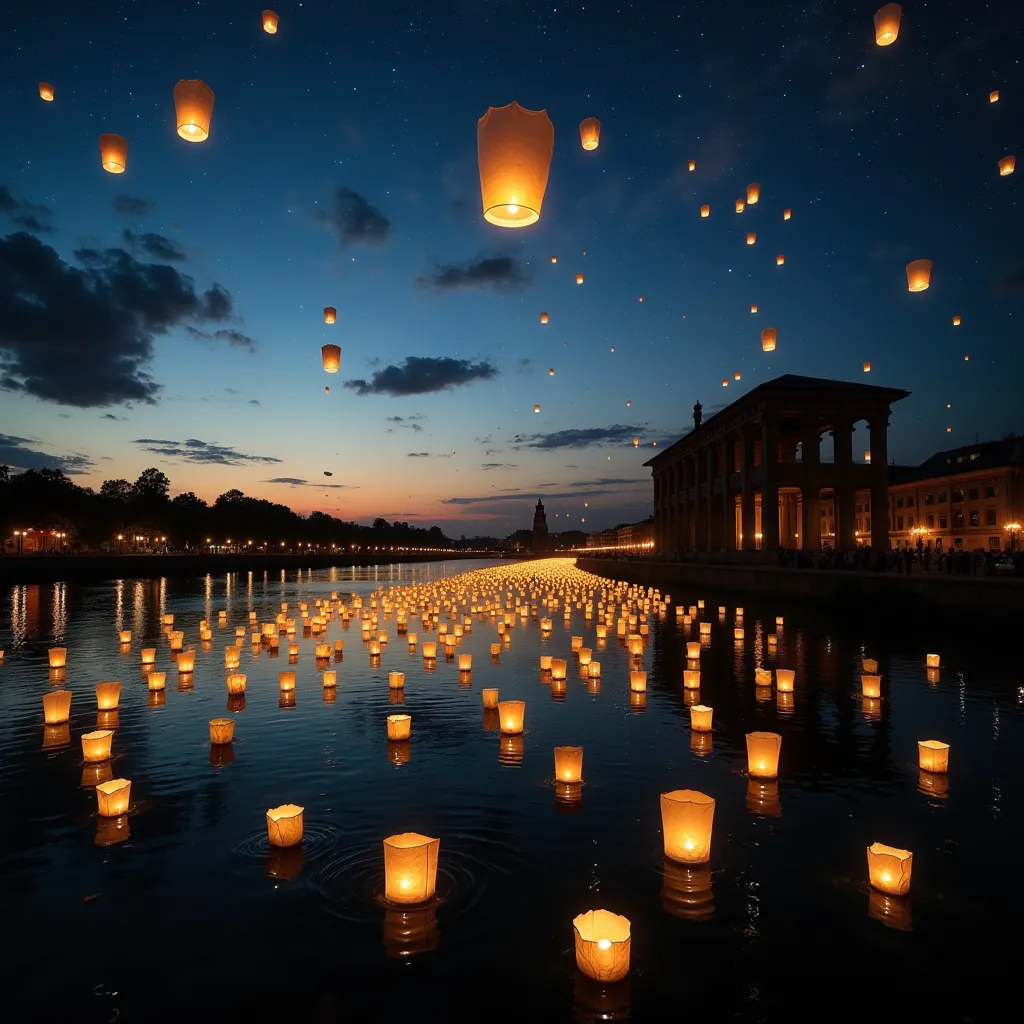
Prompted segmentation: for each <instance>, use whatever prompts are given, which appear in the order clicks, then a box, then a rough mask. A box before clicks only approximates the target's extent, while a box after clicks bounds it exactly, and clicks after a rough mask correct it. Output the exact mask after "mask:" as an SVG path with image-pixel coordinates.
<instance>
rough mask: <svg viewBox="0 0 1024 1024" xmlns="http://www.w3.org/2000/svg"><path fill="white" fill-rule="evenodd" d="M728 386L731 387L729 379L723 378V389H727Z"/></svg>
mask: <svg viewBox="0 0 1024 1024" xmlns="http://www.w3.org/2000/svg"><path fill="white" fill-rule="evenodd" d="M728 386H729V378H728V377H723V378H722V387H723V388H727V387H728Z"/></svg>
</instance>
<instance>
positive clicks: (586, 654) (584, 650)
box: [580, 647, 594, 668]
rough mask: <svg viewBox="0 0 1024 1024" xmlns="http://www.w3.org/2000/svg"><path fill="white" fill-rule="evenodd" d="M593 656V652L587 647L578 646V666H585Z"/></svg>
mask: <svg viewBox="0 0 1024 1024" xmlns="http://www.w3.org/2000/svg"><path fill="white" fill-rule="evenodd" d="M593 656H594V652H593V651H592V650H591V649H590V648H589V647H581V648H580V668H586V667H587V666H588V665H589V664H590V662H591V659H592V658H593Z"/></svg>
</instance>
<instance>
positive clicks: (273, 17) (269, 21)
mask: <svg viewBox="0 0 1024 1024" xmlns="http://www.w3.org/2000/svg"><path fill="white" fill-rule="evenodd" d="M263 31H264V32H266V33H267V34H268V35H271V36H272V35H273V34H274V33H275V32H276V31H277V12H276V11H264V12H263Z"/></svg>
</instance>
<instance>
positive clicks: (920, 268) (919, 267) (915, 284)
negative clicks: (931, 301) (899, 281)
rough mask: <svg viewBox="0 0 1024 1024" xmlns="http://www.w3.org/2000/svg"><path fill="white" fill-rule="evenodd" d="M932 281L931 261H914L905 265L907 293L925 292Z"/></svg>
mask: <svg viewBox="0 0 1024 1024" xmlns="http://www.w3.org/2000/svg"><path fill="white" fill-rule="evenodd" d="M931 279H932V261H931V260H914V261H913V262H912V263H908V264H907V291H909V292H923V291H927V289H928V286H929V285H930V284H931Z"/></svg>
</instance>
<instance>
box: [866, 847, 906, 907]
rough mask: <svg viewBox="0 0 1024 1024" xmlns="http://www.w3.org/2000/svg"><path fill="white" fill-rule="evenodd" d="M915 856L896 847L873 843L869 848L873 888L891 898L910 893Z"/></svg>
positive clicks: (869, 872)
mask: <svg viewBox="0 0 1024 1024" xmlns="http://www.w3.org/2000/svg"><path fill="white" fill-rule="evenodd" d="M913 867H914V855H913V854H912V853H911V852H910V851H909V850H901V849H899V848H898V847H895V846H885V845H883V844H882V843H872V844H871V845H870V846H869V847H868V878H869V879H870V881H871V885H872V887H873V888H875V889H878V890H879V891H880V892H887V893H889V894H890V895H891V896H905V895H906V894H907V893H908V892H910V874H911V871H912V870H913Z"/></svg>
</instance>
